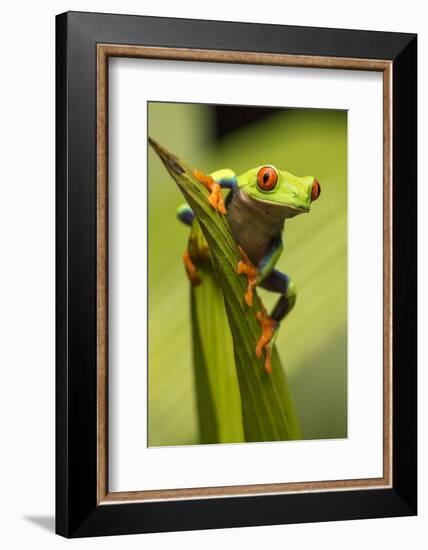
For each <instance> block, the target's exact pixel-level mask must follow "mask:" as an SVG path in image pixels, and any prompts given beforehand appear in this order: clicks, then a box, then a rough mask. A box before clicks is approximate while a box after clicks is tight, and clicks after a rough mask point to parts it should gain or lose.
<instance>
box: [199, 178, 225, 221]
mask: <svg viewBox="0 0 428 550" xmlns="http://www.w3.org/2000/svg"><path fill="white" fill-rule="evenodd" d="M193 175H194V176H195V178H196V179H197V180H198V181H199V183H202V185H205V187H206V188H207V189H208V191H209V192H210V193H211V194H210V196H209V197H208V202H209V203H210V204H211V206H212V207H213V208H214V209H215V210H217V211H218V212H220V213H221V214H226V212H227V210H226V207H225V206H224V201H223V195H222V194H221V187H220V185H219V184H218V183H217V182H216V181H214V179H213V178H212V176H207V175H205V174H204V173H203V172H200V171H199V170H193Z"/></svg>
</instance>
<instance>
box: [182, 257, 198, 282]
mask: <svg viewBox="0 0 428 550" xmlns="http://www.w3.org/2000/svg"><path fill="white" fill-rule="evenodd" d="M183 262H184V267H185V268H186V273H187V276H188V277H189V281H190V283H191V284H192V286H198V285H200V284H201V278H200V277H199V275H198V273H197V271H196V266H195V264H194V263H193V262H192V259H191V257H190V254H189V251H188V250H187V249H186V251H185V253H184V254H183Z"/></svg>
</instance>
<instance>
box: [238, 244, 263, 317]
mask: <svg viewBox="0 0 428 550" xmlns="http://www.w3.org/2000/svg"><path fill="white" fill-rule="evenodd" d="M239 252H240V254H241V256H242V260H240V262H239V263H238V265H237V266H236V272H237V273H238V274H239V275H243V274H245V275H246V276H247V278H248V286H247V292H246V293H245V302H246V304H247V305H248V306H249V307H252V305H253V293H254V288H255V286H257V276H258V270H257V267H256V266H255V265H254V264H253V263H252V261H251V260H250V258H249V257H248V255H247V253H246V252H245V250H244V249H243V248H242V247H241V246H240V247H239Z"/></svg>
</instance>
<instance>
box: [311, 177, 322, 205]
mask: <svg viewBox="0 0 428 550" xmlns="http://www.w3.org/2000/svg"><path fill="white" fill-rule="evenodd" d="M320 194H321V185H320V182H319V181H318V180H317V178H314V183H313V184H312V190H311V201H316V200H317V198H318V197H319V196H320Z"/></svg>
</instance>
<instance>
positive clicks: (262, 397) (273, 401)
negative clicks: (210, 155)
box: [149, 138, 301, 441]
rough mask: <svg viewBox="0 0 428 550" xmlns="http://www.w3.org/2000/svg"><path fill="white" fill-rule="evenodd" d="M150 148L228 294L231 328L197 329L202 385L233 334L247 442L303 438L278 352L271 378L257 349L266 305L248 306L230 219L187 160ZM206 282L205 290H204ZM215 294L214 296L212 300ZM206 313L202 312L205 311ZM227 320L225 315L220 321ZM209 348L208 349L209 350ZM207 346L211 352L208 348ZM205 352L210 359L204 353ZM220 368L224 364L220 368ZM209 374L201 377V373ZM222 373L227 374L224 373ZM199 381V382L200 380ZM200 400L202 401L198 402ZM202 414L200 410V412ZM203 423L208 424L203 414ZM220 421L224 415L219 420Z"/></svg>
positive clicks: (216, 433) (226, 304)
mask: <svg viewBox="0 0 428 550" xmlns="http://www.w3.org/2000/svg"><path fill="white" fill-rule="evenodd" d="M149 143H150V145H151V146H152V147H153V149H154V150H155V151H156V153H157V154H158V155H159V157H160V158H161V160H162V162H163V163H164V165H165V167H166V169H167V170H168V172H169V173H170V175H171V176H172V178H173V179H174V180H175V182H176V183H177V185H178V187H179V189H180V190H181V192H182V193H183V195H184V197H185V199H186V201H187V202H188V203H189V205H190V207H191V208H192V209H193V211H194V212H195V215H196V218H197V220H198V222H199V224H200V227H201V230H202V233H203V235H204V237H205V239H206V241H207V243H208V246H209V249H210V252H211V257H212V261H213V269H214V276H215V281H218V285H219V287H220V288H219V289H218V290H220V289H221V292H222V294H223V303H224V307H225V310H226V313H227V319H228V325H229V327H227V326H226V327H224V330H222V328H221V327H217V328H218V330H217V331H215V332H214V333H212V332H211V333H210V332H208V333H205V331H203V332H201V331H200V325H199V326H198V327H195V326H193V327H192V329H193V335H194V336H196V338H198V339H199V340H198V342H197V343H196V345H197V347H198V349H199V357H195V368H196V369H197V370H198V372H199V375H198V376H199V384H205V383H207V382H211V381H210V379H209V378H210V373H211V375H212V372H213V367H212V365H211V368H207V353H206V350H210V349H211V350H214V349H215V350H222V349H224V350H225V354H224V357H222V354H221V353H217V354H216V359H215V362H216V363H219V362H221V361H223V360H224V359H227V336H226V337H224V334H225V333H226V334H227V331H228V330H229V329H230V333H231V335H232V341H233V353H234V363H235V368H236V374H237V379H238V383H239V391H240V397H241V407H242V421H243V430H244V436H245V441H284V440H289V439H300V438H301V435H300V430H299V426H298V421H297V417H296V413H295V409H294V405H293V402H292V399H291V395H290V391H289V388H288V383H287V380H286V376H285V373H284V369H283V367H282V365H281V362H280V359H279V355H278V353H277V351H276V349H275V348H274V350H273V353H272V371H273V372H272V374H271V375H268V374H267V373H266V371H265V370H264V367H263V362H264V359H263V358H262V359H257V357H256V354H255V346H256V343H257V341H258V339H259V336H260V326H259V323H258V322H257V320H256V312H257V311H260V310H261V307H262V306H261V302H260V299H259V297H258V296H257V294H256V293H255V295H254V300H253V307H252V308H249V307H248V306H247V305H246V304H245V302H244V294H245V291H246V278H245V277H244V276H238V275H237V274H236V269H235V268H236V265H237V263H238V261H239V260H240V254H239V251H238V247H237V245H236V243H235V241H234V239H233V237H232V234H231V231H230V228H229V225H228V223H227V220H226V218H225V216H223V215H221V214H219V213H218V212H217V211H215V210H214V209H213V208H212V207H211V205H210V204H209V202H208V200H207V196H208V192H207V190H206V189H205V187H204V186H203V185H201V184H200V183H199V182H198V181H197V179H196V178H195V177H194V175H193V170H192V169H191V168H190V167H189V166H187V165H186V163H185V162H184V161H182V160H181V159H179V158H178V157H177V156H175V155H174V154H172V153H170V152H169V151H168V150H167V149H165V148H164V147H163V146H161V145H159V144H158V143H156V142H155V141H154V140H152V139H150V138H149ZM203 285H204V281H203V282H202V285H201V287H203ZM212 295H213V293H212V292H210V296H212ZM196 302H197V296H196V293H195V292H194V293H193V298H192V311H193V316H192V323H193V324H194V323H195V322H196V321H198V307H197V306H198V304H197V303H196ZM199 312H200V311H199ZM220 319H221V316H220ZM207 343H208V345H207ZM204 344H205V347H204ZM204 349H205V354H204V352H203V350H204ZM217 366H218V365H217ZM202 371H203V372H205V374H201V372H202ZM219 372H221V369H219ZM197 382H198V380H197ZM212 388H213V386H212V384H210V389H208V388H205V395H209V396H210V398H209V399H208V401H206V402H205V403H206V406H207V411H208V412H206V413H205V414H208V415H212V414H215V413H214V412H213V407H214V409H215V407H216V399H215V396H214V393H213V391H212ZM198 399H200V398H198ZM198 409H199V411H200V408H198ZM199 414H200V423H201V424H202V423H203V418H201V411H200V413H199ZM216 418H217V420H218V415H216ZM219 429H220V426H219V424H218V422H217V424H216V426H215V431H214V430H213V431H212V432H211V434H209V433H208V434H207V435H206V438H208V439H210V438H213V437H214V438H215V437H217V438H218V439H220V438H219Z"/></svg>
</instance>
